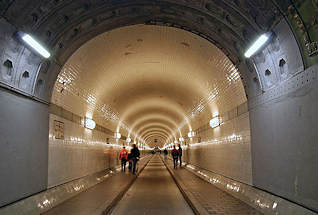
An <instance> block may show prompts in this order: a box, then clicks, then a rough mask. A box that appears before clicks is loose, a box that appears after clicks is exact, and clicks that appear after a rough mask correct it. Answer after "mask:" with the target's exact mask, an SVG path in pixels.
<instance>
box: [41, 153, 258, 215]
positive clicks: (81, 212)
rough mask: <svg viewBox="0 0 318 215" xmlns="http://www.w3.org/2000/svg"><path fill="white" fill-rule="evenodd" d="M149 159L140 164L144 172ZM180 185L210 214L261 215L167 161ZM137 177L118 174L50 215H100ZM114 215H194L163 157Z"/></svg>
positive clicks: (143, 174)
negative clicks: (174, 168)
mask: <svg viewBox="0 0 318 215" xmlns="http://www.w3.org/2000/svg"><path fill="white" fill-rule="evenodd" d="M147 160H148V158H147V159H144V160H143V161H142V162H140V164H139V167H140V168H141V167H142V166H144V164H145V163H146V161H147ZM166 163H167V164H168V167H169V169H170V170H171V171H172V173H173V175H174V177H175V178H176V179H177V181H180V182H182V186H185V187H186V189H187V191H189V192H191V196H192V197H191V198H195V199H196V202H199V205H201V206H202V207H203V211H205V210H206V211H207V213H208V214H219V215H221V214H222V215H227V214H228V215H259V214H261V213H259V212H258V211H256V210H255V209H253V208H252V207H250V206H249V205H247V204H245V203H244V202H242V201H240V200H238V199H236V198H234V197H233V196H231V195H229V194H227V193H226V192H224V191H222V190H220V189H218V188H216V187H215V186H213V185H212V184H210V183H208V182H206V181H204V180H202V179H200V178H199V177H197V176H196V175H194V174H193V173H191V172H189V171H188V170H186V169H185V168H178V169H177V170H173V167H172V165H173V164H172V162H171V161H170V160H166ZM134 177H135V176H133V175H131V174H128V173H122V172H121V173H118V174H115V175H114V176H112V177H110V178H109V179H107V180H106V181H104V182H102V183H100V184H97V185H96V186H94V187H92V188H90V189H88V190H86V191H84V192H82V193H80V194H79V195H77V196H75V197H73V198H71V199H69V200H68V201H66V202H64V203H62V204H60V205H58V206H56V207H55V208H52V209H51V210H49V211H48V212H46V213H45V214H46V215H56V214H58V215H64V214H68V215H72V214H76V215H86V214H87V215H97V214H98V215H100V214H102V212H103V211H104V210H105V209H106V208H107V207H108V206H109V205H110V204H111V202H112V201H113V200H114V199H115V198H116V196H118V194H119V193H120V192H122V191H123V189H124V188H125V187H126V186H127V185H128V184H129V183H130V182H131V181H132V179H133V178H134ZM112 214H113V215H126V214H129V215H141V214H164V215H170V214H173V215H175V214H181V215H188V214H193V211H192V210H191V208H190V207H189V205H188V204H187V202H186V201H185V199H184V198H183V196H182V194H181V192H180V190H179V189H178V187H177V185H176V184H175V182H174V180H173V178H172V177H171V175H170V173H169V172H168V171H167V169H166V167H165V165H164V163H163V162H162V160H161V159H160V157H159V155H155V156H153V157H152V158H151V160H150V161H149V163H148V165H147V166H146V167H145V169H144V170H143V171H142V172H141V174H140V175H139V176H138V178H137V179H136V180H135V182H134V183H133V184H132V186H131V187H130V188H129V190H128V191H127V192H126V194H125V195H124V196H123V198H122V199H121V200H120V201H119V202H118V203H117V205H116V206H115V208H113V211H112Z"/></svg>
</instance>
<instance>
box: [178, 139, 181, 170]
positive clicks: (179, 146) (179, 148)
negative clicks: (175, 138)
mask: <svg viewBox="0 0 318 215" xmlns="http://www.w3.org/2000/svg"><path fill="white" fill-rule="evenodd" d="M178 152H179V154H178V157H179V162H180V167H181V166H182V148H181V145H180V144H179V145H178Z"/></svg>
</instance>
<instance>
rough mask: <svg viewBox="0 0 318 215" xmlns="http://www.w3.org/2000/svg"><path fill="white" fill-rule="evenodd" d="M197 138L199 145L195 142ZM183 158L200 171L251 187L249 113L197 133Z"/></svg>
mask: <svg viewBox="0 0 318 215" xmlns="http://www.w3.org/2000/svg"><path fill="white" fill-rule="evenodd" d="M198 136H200V137H201V143H195V142H197V141H196V140H197V138H198ZM192 142H193V144H190V147H189V148H188V150H185V151H184V159H185V160H186V161H187V162H189V163H191V164H193V165H197V166H199V167H201V168H204V169H207V170H210V171H212V172H214V173H217V174H221V175H223V176H226V177H229V178H231V179H234V180H237V181H240V182H243V183H247V184H252V162H251V141H250V124H249V113H248V112H246V113H244V114H242V115H239V116H238V117H236V118H234V119H232V120H229V121H226V122H225V123H224V124H222V125H221V126H219V127H217V128H214V129H212V128H209V129H207V130H206V131H204V132H202V133H199V134H197V136H196V138H194V140H193V141H192Z"/></svg>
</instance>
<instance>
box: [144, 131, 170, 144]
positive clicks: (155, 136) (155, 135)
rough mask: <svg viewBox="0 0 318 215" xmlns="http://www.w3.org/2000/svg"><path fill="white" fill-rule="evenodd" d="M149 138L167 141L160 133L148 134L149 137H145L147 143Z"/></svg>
mask: <svg viewBox="0 0 318 215" xmlns="http://www.w3.org/2000/svg"><path fill="white" fill-rule="evenodd" d="M150 138H153V139H154V138H161V139H162V140H163V142H165V141H166V140H167V137H166V136H164V135H162V134H161V133H152V134H149V135H147V136H146V137H145V141H146V142H149V141H148V140H149V139H150Z"/></svg>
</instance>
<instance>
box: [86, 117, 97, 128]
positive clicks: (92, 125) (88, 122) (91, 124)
mask: <svg viewBox="0 0 318 215" xmlns="http://www.w3.org/2000/svg"><path fill="white" fill-rule="evenodd" d="M95 127H96V123H95V121H94V120H92V119H90V118H85V128H89V129H92V130H93V129H94V128H95Z"/></svg>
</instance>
